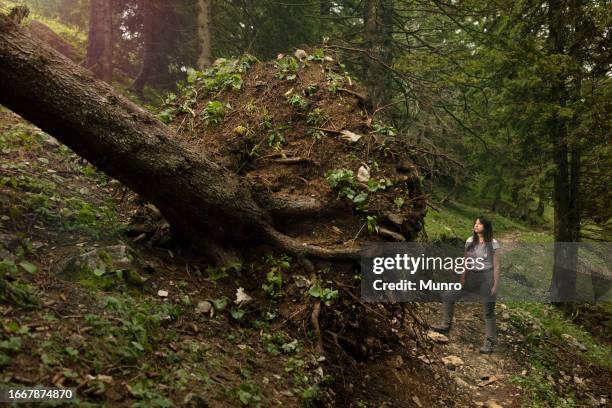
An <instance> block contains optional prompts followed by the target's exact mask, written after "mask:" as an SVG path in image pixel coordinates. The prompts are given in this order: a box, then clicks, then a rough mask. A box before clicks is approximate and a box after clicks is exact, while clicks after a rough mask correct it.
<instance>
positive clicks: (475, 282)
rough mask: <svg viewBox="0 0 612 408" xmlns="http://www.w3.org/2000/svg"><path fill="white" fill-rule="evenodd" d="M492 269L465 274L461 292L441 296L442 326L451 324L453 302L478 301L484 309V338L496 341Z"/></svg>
mask: <svg viewBox="0 0 612 408" xmlns="http://www.w3.org/2000/svg"><path fill="white" fill-rule="evenodd" d="M492 286H493V269H487V270H484V271H482V272H480V271H469V272H466V276H465V285H464V287H463V288H462V289H461V290H449V291H446V292H444V293H443V294H442V305H443V307H442V311H443V313H442V324H443V325H444V326H446V327H450V325H451V324H452V322H453V310H454V306H455V302H456V301H457V300H459V299H461V298H463V297H466V296H467V297H468V298H469V299H473V300H474V301H480V302H482V304H483V308H484V320H485V337H486V338H487V339H489V340H491V341H492V342H495V340H496V339H497V329H496V323H495V296H491V295H490V294H491V287H492Z"/></svg>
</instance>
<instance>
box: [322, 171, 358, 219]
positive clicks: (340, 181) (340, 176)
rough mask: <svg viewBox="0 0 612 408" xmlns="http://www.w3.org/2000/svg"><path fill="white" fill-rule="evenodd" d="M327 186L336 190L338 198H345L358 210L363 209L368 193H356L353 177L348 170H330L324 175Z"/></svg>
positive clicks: (351, 172)
mask: <svg viewBox="0 0 612 408" xmlns="http://www.w3.org/2000/svg"><path fill="white" fill-rule="evenodd" d="M325 179H326V180H327V182H328V183H329V185H330V186H331V187H332V188H334V189H337V190H338V197H339V198H342V197H346V198H348V199H349V200H351V201H352V202H353V203H354V204H355V205H356V206H357V208H358V209H362V210H363V209H365V204H366V202H367V199H368V193H367V192H365V191H361V192H359V191H358V187H357V182H356V179H355V175H354V173H353V171H352V170H349V169H336V170H330V171H328V172H327V173H326V174H325Z"/></svg>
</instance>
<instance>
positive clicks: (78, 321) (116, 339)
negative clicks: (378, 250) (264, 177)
mask: <svg viewBox="0 0 612 408" xmlns="http://www.w3.org/2000/svg"><path fill="white" fill-rule="evenodd" d="M0 158H1V161H0V261H1V262H0V274H1V275H2V279H1V280H0V323H1V326H0V367H1V370H0V384H3V385H10V386H15V387H30V386H34V385H43V386H65V387H72V388H76V389H77V393H78V400H79V405H80V406H101V405H107V406H141V407H155V406H157V407H164V406H173V405H185V406H202V407H204V406H211V407H234V406H241V405H242V406H265V407H267V406H277V405H278V406H282V405H284V406H287V407H294V406H296V407H297V406H347V407H377V408H378V407H431V406H457V407H471V406H490V407H496V406H503V407H518V406H555V407H556V406H609V405H610V398H611V395H610V394H611V390H610V387H609V384H610V383H611V381H610V380H611V375H610V374H611V372H612V371H611V366H612V361H611V359H610V356H611V354H610V350H611V348H610V339H611V337H610V331H609V325H606V324H603V325H602V326H601V327H603V328H604V330H603V331H599V333H598V334H597V336H595V335H593V334H592V333H590V332H589V330H588V328H589V324H591V323H593V321H594V320H597V319H598V318H597V317H596V318H593V317H592V316H599V320H601V316H602V315H601V314H597V313H591V314H589V313H588V310H587V308H586V307H585V308H584V309H583V310H584V312H583V313H581V315H582V316H591V317H590V318H589V319H587V320H584V321H580V320H579V319H573V320H572V319H570V318H568V317H567V316H566V315H564V314H563V313H562V312H560V311H558V310H557V309H554V308H552V307H550V306H548V305H544V304H539V305H533V304H508V305H504V304H499V306H498V308H497V313H498V321H499V328H500V341H499V344H498V345H497V348H496V350H495V353H494V354H492V355H488V356H483V355H480V354H479V353H478V350H477V349H478V347H479V346H480V344H481V341H482V334H481V332H482V327H483V322H482V311H481V307H480V306H479V305H473V304H459V305H457V312H456V319H457V323H456V325H455V327H454V330H453V332H452V333H451V334H450V336H449V338H448V339H447V341H445V340H444V339H442V340H440V339H437V340H436V341H434V340H432V339H431V338H429V337H428V334H427V333H428V332H427V327H426V325H425V326H423V325H418V324H415V322H414V316H417V317H418V318H420V319H424V320H426V321H427V322H429V323H434V322H435V321H436V319H437V317H438V313H439V307H438V306H439V305H437V304H418V305H409V306H408V307H409V308H410V312H411V314H408V315H406V313H402V310H403V312H405V311H406V310H405V309H402V310H398V311H397V313H388V312H387V311H385V310H384V308H379V307H378V305H376V304H363V303H362V302H361V301H360V300H359V299H358V296H359V295H358V285H354V287H356V288H357V289H356V293H357V295H355V289H354V287H351V289H347V287H348V286H349V285H350V282H351V280H353V281H354V272H353V271H352V270H350V269H348V270H336V269H333V268H332V267H330V268H329V269H327V270H325V269H324V268H323V269H322V270H319V271H317V273H316V274H313V273H312V271H308V268H307V267H304V266H302V265H300V263H299V262H297V261H295V260H292V259H290V258H287V257H284V256H283V255H282V254H274V253H271V252H262V253H260V254H259V260H258V261H257V262H252V263H250V264H249V265H243V266H242V267H241V268H236V269H235V270H233V269H219V268H212V267H208V266H207V265H206V263H205V261H204V260H202V259H200V258H198V257H197V256H195V255H193V254H187V253H182V252H181V251H180V250H179V249H177V247H176V246H174V245H173V243H168V242H164V241H163V236H164V232H165V231H164V227H163V225H162V227H159V225H158V226H157V227H156V228H157V230H156V231H154V232H153V235H154V236H156V237H157V241H156V243H157V244H156V245H150V244H148V243H150V239H149V238H147V240H146V241H145V239H144V238H143V236H144V235H147V236H149V235H151V231H149V230H147V229H146V228H144V227H143V225H142V223H139V222H135V221H134V220H135V219H136V220H138V219H139V218H138V217H139V215H140V213H141V212H142V205H138V200H137V198H135V197H134V195H133V194H132V193H130V192H129V191H125V190H124V189H123V187H122V186H121V185H120V184H119V183H117V182H115V181H113V180H110V179H108V178H106V177H105V176H103V175H101V174H99V173H98V172H96V171H95V169H93V168H92V167H91V166H89V165H87V164H86V163H84V162H82V161H81V160H80V159H79V158H78V157H77V156H76V155H74V154H73V153H72V152H71V151H70V150H69V149H67V148H66V147H64V146H62V145H61V144H59V143H57V142H56V141H55V140H54V139H53V138H51V137H50V136H48V135H46V134H44V133H42V132H40V131H39V130H38V129H36V128H34V127H33V126H31V125H29V124H27V123H26V122H24V121H22V120H21V119H20V118H18V117H17V116H15V115H13V114H12V113H10V112H8V111H6V110H0ZM149 210H150V211H149V212H154V209H149ZM524 233H525V231H524V230H521V231H518V230H517V231H507V232H506V233H505V234H504V235H503V236H500V240H501V241H502V243H504V244H507V245H508V247H509V246H510V245H512V243H513V242H514V241H516V239H517V237H518V236H520V234H524ZM143 234H144V235H143ZM340 276H341V277H343V279H340ZM262 283H263V285H262ZM249 298H250V299H249ZM318 302H321V305H322V306H321V310H322V312H321V319H320V322H321V326H322V327H321V332H322V336H323V338H324V339H325V343H324V348H323V350H321V349H320V348H318V347H317V336H316V335H315V333H314V330H313V328H312V320H311V318H312V316H313V314H312V313H311V310H312V308H313V305H314V304H316V303H318ZM351 310H353V314H354V315H355V316H351V317H343V316H346V315H350V314H351ZM360 314H362V315H363V316H361V317H360V318H361V320H351V318H353V317H354V318H355V319H356V315H360ZM337 315H338V316H337ZM339 315H343V316H339ZM604 316H607V319H608V321H609V316H610V314H607V315H604ZM342 319H345V320H346V321H345V320H342ZM339 321H340V322H341V323H342V325H344V326H347V327H348V326H351V325H354V326H355V327H354V328H353V330H348V329H346V330H345V331H343V332H340V331H339V330H337V326H338V325H341V323H338V322H339ZM368 322H369V326H368V325H366V323H368ZM600 323H601V322H600ZM360 324H361V326H360ZM372 325H375V326H376V328H377V329H378V330H373V329H371V327H370V326H372ZM362 331H363V333H362ZM360 333H361V335H358V334H360ZM563 334H566V335H567V334H570V335H571V338H568V337H563V336H562V335H563ZM447 356H455V357H458V358H459V359H460V360H457V359H455V362H454V364H445V363H444V362H443V361H442V358H443V357H447ZM496 404H497V405H496Z"/></svg>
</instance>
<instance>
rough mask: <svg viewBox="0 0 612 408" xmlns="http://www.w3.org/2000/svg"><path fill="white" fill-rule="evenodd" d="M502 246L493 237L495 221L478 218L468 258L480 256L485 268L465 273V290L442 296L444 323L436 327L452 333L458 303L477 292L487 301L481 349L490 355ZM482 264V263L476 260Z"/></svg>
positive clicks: (468, 244)
mask: <svg viewBox="0 0 612 408" xmlns="http://www.w3.org/2000/svg"><path fill="white" fill-rule="evenodd" d="M499 248H501V246H500V244H499V242H498V241H497V240H496V239H494V238H493V226H492V225H491V221H489V220H487V219H486V218H484V217H477V218H476V219H475V220H474V229H473V234H472V236H471V237H469V238H468V239H467V240H466V241H465V253H464V256H465V258H466V259H467V258H472V259H474V260H475V259H477V258H480V262H482V264H484V267H483V268H482V269H472V270H469V271H466V273H464V274H462V275H461V286H462V289H461V290H454V291H446V292H444V294H443V295H442V305H443V308H442V310H443V314H442V322H441V323H440V324H438V325H436V326H433V327H432V329H433V330H435V331H437V332H440V333H448V332H449V331H450V329H451V326H452V323H453V309H454V305H455V302H456V301H457V300H459V299H460V298H462V297H463V296H466V295H468V294H477V295H479V298H480V299H481V301H482V303H483V308H484V320H485V339H484V343H483V345H482V347H481V348H480V352H481V353H483V354H490V353H491V352H493V346H494V345H495V342H496V340H497V329H496V323H495V297H496V295H497V288H498V284H499V276H500V272H501V256H500V254H499ZM476 264H478V263H476Z"/></svg>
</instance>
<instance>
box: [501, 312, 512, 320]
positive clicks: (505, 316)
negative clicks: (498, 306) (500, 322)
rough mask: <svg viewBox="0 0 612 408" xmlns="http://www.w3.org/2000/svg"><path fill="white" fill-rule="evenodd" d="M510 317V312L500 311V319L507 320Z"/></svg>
mask: <svg viewBox="0 0 612 408" xmlns="http://www.w3.org/2000/svg"><path fill="white" fill-rule="evenodd" d="M509 318H510V313H508V312H504V313H502V319H505V320H508V319H509Z"/></svg>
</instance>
